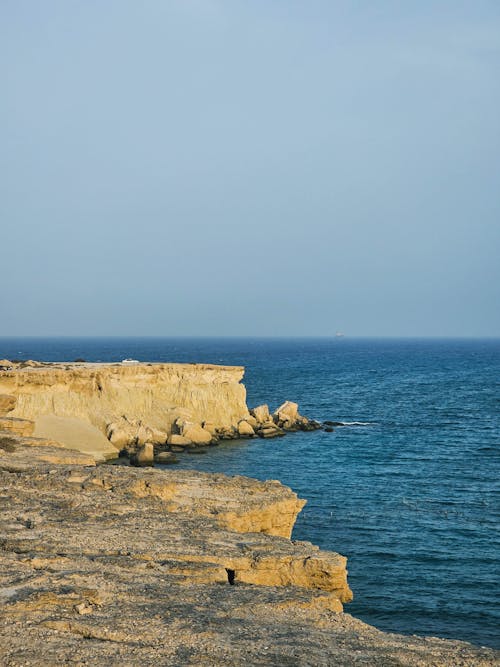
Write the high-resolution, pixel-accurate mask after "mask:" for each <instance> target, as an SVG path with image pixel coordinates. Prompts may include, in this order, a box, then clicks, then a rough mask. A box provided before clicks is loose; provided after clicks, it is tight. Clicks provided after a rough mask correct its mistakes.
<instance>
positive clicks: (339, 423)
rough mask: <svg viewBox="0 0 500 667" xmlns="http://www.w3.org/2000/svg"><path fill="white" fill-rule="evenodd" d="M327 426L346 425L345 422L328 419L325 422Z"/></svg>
mask: <svg viewBox="0 0 500 667" xmlns="http://www.w3.org/2000/svg"><path fill="white" fill-rule="evenodd" d="M323 424H325V425H326V426H344V422H332V421H326V422H323Z"/></svg>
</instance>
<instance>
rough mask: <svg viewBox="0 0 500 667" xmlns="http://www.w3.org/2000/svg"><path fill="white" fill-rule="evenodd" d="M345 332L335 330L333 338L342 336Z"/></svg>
mask: <svg viewBox="0 0 500 667" xmlns="http://www.w3.org/2000/svg"><path fill="white" fill-rule="evenodd" d="M344 337H345V333H342V331H336V332H335V338H344Z"/></svg>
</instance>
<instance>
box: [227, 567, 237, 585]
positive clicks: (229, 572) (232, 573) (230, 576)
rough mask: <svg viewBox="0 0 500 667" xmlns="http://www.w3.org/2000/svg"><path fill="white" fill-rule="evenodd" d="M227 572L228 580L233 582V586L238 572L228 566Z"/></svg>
mask: <svg viewBox="0 0 500 667" xmlns="http://www.w3.org/2000/svg"><path fill="white" fill-rule="evenodd" d="M226 572H227V580H228V581H229V583H230V584H231V586H233V584H234V577H235V575H236V573H235V571H234V570H231V569H230V568H228V567H226Z"/></svg>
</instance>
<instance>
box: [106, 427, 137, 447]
mask: <svg viewBox="0 0 500 667" xmlns="http://www.w3.org/2000/svg"><path fill="white" fill-rule="evenodd" d="M106 435H107V437H108V440H109V441H110V442H111V443H113V445H114V446H115V447H116V448H117V449H122V448H123V447H128V446H129V445H131V444H133V443H134V442H135V437H136V429H135V428H134V427H133V426H132V424H130V423H128V422H126V421H121V422H118V423H116V422H113V423H111V424H108V426H107V427H106Z"/></svg>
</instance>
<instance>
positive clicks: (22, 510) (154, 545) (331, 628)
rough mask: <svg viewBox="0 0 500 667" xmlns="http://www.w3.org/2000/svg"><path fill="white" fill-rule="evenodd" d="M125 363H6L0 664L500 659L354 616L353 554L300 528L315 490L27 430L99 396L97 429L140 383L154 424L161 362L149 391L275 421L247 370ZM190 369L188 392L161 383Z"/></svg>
mask: <svg viewBox="0 0 500 667" xmlns="http://www.w3.org/2000/svg"><path fill="white" fill-rule="evenodd" d="M172 366H173V365H172ZM117 368H118V371H117V372H115V371H113V370H112V371H110V372H109V376H108V377H103V374H102V368H97V369H96V368H95V367H94V368H91V367H90V365H89V368H87V369H86V370H84V371H77V372H74V368H73V367H72V366H70V367H69V369H62V370H61V369H60V368H59V367H56V368H54V367H53V366H50V367H49V368H46V369H44V368H43V367H40V366H35V367H31V368H30V369H29V370H23V369H18V370H15V369H7V370H0V415H3V416H0V429H2V428H3V429H4V430H0V506H1V514H0V517H1V518H0V598H1V601H2V605H1V608H0V664H2V665H6V666H8V667H19V666H20V665H32V666H33V665H37V666H38V665H39V666H42V665H56V664H67V665H94V664H106V665H146V666H147V665H155V666H157V665H172V666H174V665H175V666H177V665H214V666H215V665H217V666H219V665H227V666H229V665H232V666H234V665H243V664H250V665H289V666H300V665H311V666H312V665H315V666H316V665H317V666H322V665H325V666H326V665H358V664H359V665H381V666H382V665H384V666H385V665H450V666H451V665H453V666H460V665H461V666H464V667H465V666H466V665H467V666H468V665H480V666H486V665H494V664H499V659H500V654H499V652H497V651H494V650H492V649H486V648H479V647H475V646H472V645H470V644H467V643H465V642H460V641H449V640H442V639H436V638H423V637H415V636H411V637H408V636H403V635H396V634H390V633H384V632H381V631H378V630H376V629H375V628H373V627H371V626H368V625H366V624H365V623H362V622H361V621H358V620H356V619H354V618H352V617H351V616H350V615H349V614H346V613H344V612H343V605H344V604H345V603H347V602H349V600H350V599H351V598H352V593H351V591H350V588H349V585H348V583H347V569H346V558H345V557H344V556H341V555H339V554H336V553H334V552H326V551H321V550H319V549H318V548H317V547H315V546H314V545H312V544H310V543H307V542H300V541H293V540H291V539H290V536H291V532H292V529H293V525H294V522H295V519H296V516H297V514H298V512H300V510H301V509H302V507H303V506H304V504H305V501H304V500H301V499H299V498H297V496H296V494H295V493H293V491H291V490H290V489H288V488H287V487H284V486H283V485H282V484H280V483H279V482H276V481H268V482H258V481H256V480H251V479H248V478H243V477H234V478H230V477H226V476H225V475H218V474H206V473H197V472H190V471H182V470H172V469H169V470H157V469H154V468H149V467H145V468H133V467H120V466H96V459H97V460H102V457H101V456H100V455H101V451H94V450H92V448H90V450H89V448H86V447H85V446H84V445H85V443H83V442H82V446H81V448H80V449H83V450H84V451H78V450H77V449H72V448H70V447H69V446H68V444H67V443H66V446H64V444H63V443H60V442H58V441H56V440H54V439H51V438H46V437H40V436H37V435H36V432H35V434H34V435H32V434H30V433H31V431H33V429H34V428H35V427H36V423H37V419H38V416H39V414H40V412H37V411H40V410H48V409H50V410H52V414H53V415H54V416H55V418H57V419H63V420H72V419H74V420H76V421H77V424H78V425H79V426H78V428H83V427H82V423H83V422H85V420H86V419H88V417H89V415H90V414H91V413H90V411H91V410H96V406H97V408H98V410H100V411H98V413H96V415H97V416H96V415H95V414H94V416H93V417H92V418H93V419H94V420H95V421H94V423H96V424H99V425H100V426H101V428H102V427H103V425H105V424H106V423H111V422H109V421H108V420H109V417H110V414H111V410H110V408H111V407H113V408H114V409H116V408H118V409H119V408H123V407H126V406H127V405H133V404H134V396H133V395H132V396H131V395H130V394H131V392H132V388H133V387H135V399H137V409H138V411H139V413H140V414H139V419H140V420H141V421H142V423H141V427H143V428H146V427H145V426H144V424H145V423H148V424H149V422H147V419H146V418H147V417H149V419H152V418H153V417H155V416H158V414H159V412H158V410H159V408H158V406H157V405H156V404H155V397H154V396H152V395H151V393H150V394H147V392H145V390H144V389H143V383H144V382H145V381H148V380H151V379H152V378H154V377H155V375H156V376H157V375H159V376H160V378H161V379H162V382H164V383H166V384H165V386H164V385H162V384H161V382H158V385H159V386H157V388H156V391H157V395H156V397H157V396H158V395H160V396H163V397H165V396H167V395H168V396H170V397H172V396H174V397H175V398H176V399H177V398H178V397H179V396H182V397H183V400H185V401H187V402H188V403H189V402H190V403H189V405H188V407H187V408H186V409H187V410H189V411H190V413H191V415H196V420H198V419H201V421H204V419H203V417H205V416H206V415H205V413H204V411H205V410H208V409H213V413H212V414H213V420H212V421H213V422H214V423H215V425H216V426H215V428H221V427H227V428H228V427H229V426H231V421H229V423H226V424H224V421H225V420H226V418H227V417H228V415H231V419H232V420H233V419H236V420H237V421H236V424H238V423H240V422H241V421H242V420H243V421H246V422H247V423H248V424H249V425H250V426H251V427H252V429H253V430H254V433H255V432H257V431H258V425H259V424H261V428H270V426H268V427H266V426H264V425H265V424H266V423H268V421H270V420H269V418H270V417H271V415H269V412H268V411H267V412H266V411H265V408H262V410H261V409H260V408H259V409H258V410H256V411H254V412H253V414H251V413H250V412H249V411H248V410H247V409H246V405H242V403H241V396H242V392H241V390H240V389H238V388H237V386H238V385H239V380H238V381H237V382H236V383H235V382H234V378H235V377H237V376H238V375H239V371H237V372H236V373H235V372H234V371H233V370H232V369H226V368H224V367H222V370H219V369H217V367H208V368H207V367H205V366H203V367H199V368H198V371H196V370H195V369H196V368H197V367H191V368H185V367H184V366H183V367H182V368H180V369H179V368H171V367H170V366H169V367H168V368H165V367H162V368H160V369H157V370H156V371H155V372H152V371H150V370H147V371H146V372H145V373H143V371H142V370H141V369H136V371H135V372H130V371H128V370H127V371H126V372H125V373H123V374H122V372H121V370H120V367H119V366H118V367H117ZM152 368H153V369H154V367H152ZM40 369H41V370H40ZM96 373H97V374H98V373H100V375H99V376H98V377H97V380H96ZM197 373H199V374H200V376H202V377H201V379H200V378H197V377H196V375H197ZM105 375H106V374H105ZM116 378H118V379H120V380H121V381H122V384H121V386H120V387H118V388H116V387H115V386H113V382H112V381H114V380H116ZM144 378H145V379H144ZM221 378H223V380H222V381H221V382H219V380H221ZM82 379H83V380H84V382H83V383H82ZM182 379H184V380H185V381H186V382H191V385H190V391H188V392H187V391H186V386H184V387H180V388H179V387H175V390H173V391H171V390H170V389H168V386H170V384H169V383H171V384H172V386H174V385H175V383H177V382H178V381H182ZM167 380H168V382H167ZM174 380H175V382H174ZM89 381H90V382H91V383H92V385H91V387H90V389H89V388H88V386H87V385H88V383H89ZM64 382H66V383H67V384H66V385H64ZM96 383H100V386H101V388H100V389H99V388H98V386H97V384H96ZM106 383H107V385H106ZM227 385H229V386H227ZM214 386H215V387H216V390H217V392H219V399H220V400H219V403H218V404H217V405H215V407H214V402H213V399H214V397H215V390H214ZM239 386H240V387H241V385H239ZM6 387H7V388H9V389H10V391H5V388H6ZM193 388H197V389H198V390H199V393H198V395H197V396H194V395H193ZM169 391H170V394H168V392H169ZM103 394H104V395H105V396H104V397H103V398H102V404H101V405H100V404H99V398H98V397H99V395H101V396H103ZM96 396H97V399H96ZM224 401H233V403H232V404H227V403H226V404H224ZM243 403H244V401H243ZM70 410H72V411H73V413H72V415H71V414H70ZM16 412H17V415H19V413H21V415H22V416H12V415H13V413H16ZM174 413H175V411H171V413H169V414H170V416H173V415H174ZM256 413H257V414H256ZM42 414H43V413H42ZM125 414H126V413H125ZM234 415H236V417H234ZM268 415H269V416H268ZM297 415H298V412H297V411H296V406H295V404H284V406H282V409H280V410H278V411H277V413H276V414H275V415H274V416H273V417H272V422H273V425H274V427H275V428H276V429H280V430H283V431H284V430H285V429H293V428H300V427H301V426H300V424H302V425H303V426H305V425H306V422H304V421H300V422H299V423H297V422H298V421H299V418H300V420H302V419H303V418H301V417H300V415H298V416H297ZM180 417H181V415H178V414H177V416H176V420H177V419H179V418H180ZM252 418H253V419H255V420H256V425H257V428H255V427H254V426H253V422H252ZM294 419H295V422H294ZM186 421H190V420H186ZM64 423H66V422H64ZM174 423H175V420H174V421H172V422H171V424H174ZM195 423H197V422H196V421H195ZM307 423H309V422H307ZM70 424H73V422H70ZM86 424H87V425H88V424H90V425H92V422H91V421H88V422H86ZM233 425H234V422H233ZM5 426H7V429H8V430H6V429H5ZM200 426H201V428H204V426H202V425H201V423H200ZM155 427H157V426H155ZM178 427H179V428H181V426H180V425H179V424H178ZM85 428H87V426H85ZM89 428H90V427H89ZM95 428H97V426H96V427H95ZM147 428H151V426H150V425H148V427H147ZM77 431H78V429H77ZM81 432H82V431H78V433H81ZM85 432H87V431H85ZM88 433H92V431H88ZM169 435H171V433H170V434H169ZM169 435H167V438H166V441H167V440H168V437H169ZM178 435H181V434H178ZM261 437H265V436H261ZM103 440H104V442H105V443H107V445H106V446H108V445H110V444H112V443H109V441H108V440H107V439H106V438H105V437H103ZM166 441H165V443H163V444H164V445H168V443H167V442H166ZM93 446H94V445H93ZM112 446H113V447H114V445H112ZM135 446H136V447H137V446H139V447H143V444H142V445H141V444H139V443H138V442H135ZM114 450H115V451H118V449H117V448H116V447H114ZM381 594H383V591H381Z"/></svg>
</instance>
